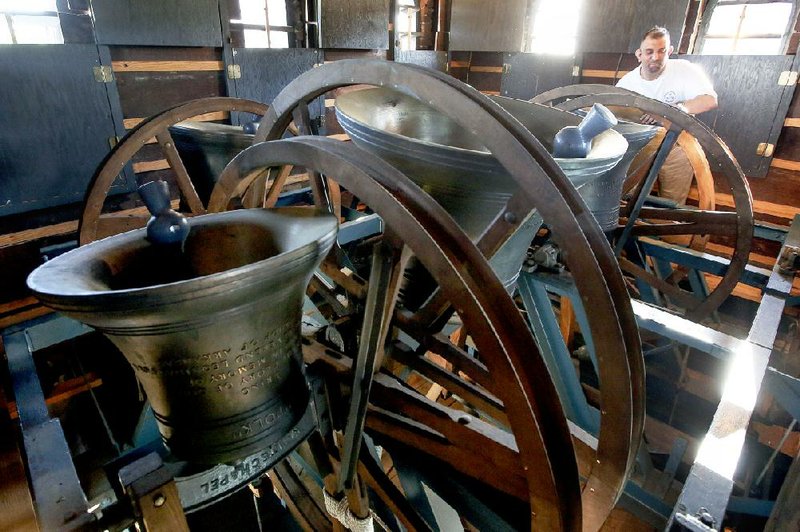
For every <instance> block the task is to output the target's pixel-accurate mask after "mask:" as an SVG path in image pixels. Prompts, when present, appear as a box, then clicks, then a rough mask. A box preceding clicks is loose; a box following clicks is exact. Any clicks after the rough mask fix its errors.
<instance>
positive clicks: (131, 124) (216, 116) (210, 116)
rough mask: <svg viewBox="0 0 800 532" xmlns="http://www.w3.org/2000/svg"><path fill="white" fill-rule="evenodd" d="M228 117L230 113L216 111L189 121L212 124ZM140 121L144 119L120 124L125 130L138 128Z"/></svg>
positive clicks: (129, 120)
mask: <svg viewBox="0 0 800 532" xmlns="http://www.w3.org/2000/svg"><path fill="white" fill-rule="evenodd" d="M229 117H230V113H228V112H227V111H218V112H215V113H205V114H202V115H197V116H193V117H191V118H190V119H189V120H192V121H193V122H213V121H214V120H227V119H228V118H229ZM142 120H145V118H143V117H136V118H126V119H124V120H123V121H122V124H123V125H124V126H125V129H133V128H135V127H136V126H138V125H139V122H141V121H142Z"/></svg>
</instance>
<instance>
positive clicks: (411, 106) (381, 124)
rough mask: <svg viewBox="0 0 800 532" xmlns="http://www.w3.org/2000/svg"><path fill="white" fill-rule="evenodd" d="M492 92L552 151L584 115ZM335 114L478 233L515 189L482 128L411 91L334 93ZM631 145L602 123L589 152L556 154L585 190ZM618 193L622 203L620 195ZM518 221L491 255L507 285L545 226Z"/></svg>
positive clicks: (361, 141) (369, 147) (511, 287)
mask: <svg viewBox="0 0 800 532" xmlns="http://www.w3.org/2000/svg"><path fill="white" fill-rule="evenodd" d="M493 100H494V101H495V102H496V103H498V104H499V105H500V106H501V107H503V108H504V109H505V110H506V111H508V112H509V113H510V114H511V115H512V116H513V117H514V118H516V119H517V120H519V121H520V122H521V123H522V125H523V126H525V127H526V128H527V129H528V130H530V131H531V132H532V133H533V134H534V135H535V136H536V138H537V139H539V141H540V142H542V143H543V144H544V146H545V148H547V149H548V150H549V151H550V150H551V149H552V140H553V138H554V137H555V135H556V133H557V132H558V131H560V130H561V129H562V128H564V127H565V126H577V125H578V124H580V122H581V119H580V118H579V117H578V116H576V115H574V114H572V113H567V112H565V111H560V110H558V109H554V108H552V107H546V106H543V105H538V104H534V103H530V102H525V101H520V100H513V99H510V98H501V97H496V98H493ZM336 118H337V119H338V121H339V124H340V125H341V126H342V129H344V131H345V132H346V133H347V134H348V135H349V136H350V138H351V139H352V141H353V142H354V143H355V144H357V145H358V146H359V147H361V148H364V149H365V150H367V151H371V152H373V153H375V154H377V155H378V156H380V157H382V158H383V159H385V160H386V161H388V162H390V163H391V164H392V165H394V166H396V167H397V168H399V169H400V170H402V171H403V173H405V174H406V175H407V176H408V177H409V178H411V179H412V180H413V181H414V182H415V183H417V184H418V185H419V186H420V188H422V189H423V190H424V191H425V192H427V193H429V194H430V195H431V196H433V198H434V199H436V201H437V202H439V203H440V204H441V205H442V207H444V208H445V210H446V211H447V212H448V213H449V214H450V215H451V216H452V217H453V219H454V220H455V221H456V222H457V223H458V224H459V226H461V228H462V229H463V230H464V232H465V233H466V234H467V235H468V236H469V237H470V238H472V239H473V240H475V239H477V238H478V237H480V235H481V234H482V233H483V232H484V231H485V230H486V228H487V227H489V225H490V224H491V223H492V221H493V220H494V218H495V217H496V216H497V215H498V214H499V213H500V212H501V211H502V209H503V208H504V207H505V205H506V203H507V202H508V200H509V198H511V196H512V194H513V193H514V192H515V191H516V189H517V184H516V183H515V182H514V181H513V180H512V179H511V177H510V175H509V174H508V172H507V171H506V169H505V168H503V167H502V166H501V165H500V163H499V162H498V161H497V159H495V158H494V156H492V154H491V153H489V152H488V150H487V149H486V147H485V146H484V145H483V144H482V142H481V140H480V138H479V136H477V135H476V134H473V133H472V132H470V131H467V130H465V129H464V128H463V127H461V126H460V125H459V124H458V123H457V122H456V121H455V120H453V119H451V118H450V117H448V116H447V115H445V114H443V113H442V112H440V111H438V110H437V109H435V108H433V107H431V106H429V105H428V104H426V103H425V102H422V101H420V100H417V99H416V98H414V97H412V96H409V95H406V94H404V93H401V92H398V91H395V90H392V89H388V88H385V87H381V88H369V89H365V90H359V91H351V92H347V93H344V94H341V95H339V96H338V97H337V98H336ZM627 147H628V143H627V142H626V141H625V139H624V137H623V136H622V135H620V134H619V133H617V132H615V131H604V132H603V133H601V134H599V135H597V136H596V137H595V138H594V140H593V141H592V145H591V149H590V151H589V154H588V156H586V157H579V158H575V157H571V158H565V157H557V158H555V161H556V163H557V164H558V165H559V166H560V167H561V169H562V170H563V171H564V174H566V176H567V177H568V178H569V180H570V182H572V184H573V185H574V186H575V188H577V189H578V191H581V188H582V187H583V186H585V185H586V184H588V183H590V182H592V181H594V180H597V179H600V178H601V177H602V176H603V175H605V174H607V173H609V172H610V171H611V170H612V169H613V168H614V167H615V166H616V165H617V163H619V161H620V160H621V159H622V157H623V155H624V154H625V150H626V148H627ZM616 201H617V204H618V203H619V196H618V197H617V200H616ZM520 222H522V223H520V225H519V227H518V229H517V231H516V233H515V234H514V235H512V236H511V238H509V240H508V241H507V242H506V244H505V245H504V246H503V247H502V248H501V249H500V250H498V252H497V253H495V255H494V256H493V257H492V258H491V260H490V264H491V265H492V268H493V269H494V271H495V273H496V274H497V276H498V277H499V278H500V280H501V281H502V282H503V284H504V285H505V286H506V288H507V289H508V290H509V291H513V290H514V288H515V286H516V280H517V277H518V276H519V272H520V267H521V266H522V262H523V260H524V258H525V253H526V252H527V250H528V247H529V246H530V243H531V240H532V239H533V237H534V236H535V235H536V232H537V231H538V230H539V221H538V220H536V219H535V217H530V218H529V219H528V220H524V221H523V220H521V221H520Z"/></svg>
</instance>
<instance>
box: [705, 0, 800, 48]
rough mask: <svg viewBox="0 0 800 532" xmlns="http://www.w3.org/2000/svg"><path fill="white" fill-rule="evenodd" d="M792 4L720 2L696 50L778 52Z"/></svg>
mask: <svg viewBox="0 0 800 532" xmlns="http://www.w3.org/2000/svg"><path fill="white" fill-rule="evenodd" d="M792 7H793V5H792V2H771V3H765V4H748V3H743V2H737V1H735V0H734V1H732V2H726V3H722V2H720V3H719V4H718V5H717V6H715V7H714V11H713V13H711V19H710V20H709V23H708V28H707V29H706V33H705V36H704V39H703V45H702V49H701V50H700V53H701V54H705V55H712V54H717V55H779V54H781V53H783V50H782V49H781V45H782V44H783V35H784V32H785V31H786V29H787V27H788V24H789V17H790V16H791V14H792Z"/></svg>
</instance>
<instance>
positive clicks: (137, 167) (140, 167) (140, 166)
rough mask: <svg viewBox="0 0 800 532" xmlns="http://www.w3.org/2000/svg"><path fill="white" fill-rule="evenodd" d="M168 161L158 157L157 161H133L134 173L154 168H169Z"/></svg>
mask: <svg viewBox="0 0 800 532" xmlns="http://www.w3.org/2000/svg"><path fill="white" fill-rule="evenodd" d="M169 167H170V166H169V162H167V160H166V159H159V160H158V161H143V162H140V163H133V171H134V173H137V174H140V173H142V172H155V171H156V170H166V169H167V168H169Z"/></svg>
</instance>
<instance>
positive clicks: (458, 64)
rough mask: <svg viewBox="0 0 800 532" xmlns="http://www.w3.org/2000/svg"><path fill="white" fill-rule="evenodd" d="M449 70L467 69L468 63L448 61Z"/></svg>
mask: <svg viewBox="0 0 800 532" xmlns="http://www.w3.org/2000/svg"><path fill="white" fill-rule="evenodd" d="M448 64H449V66H450V68H469V61H450V63H448Z"/></svg>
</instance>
